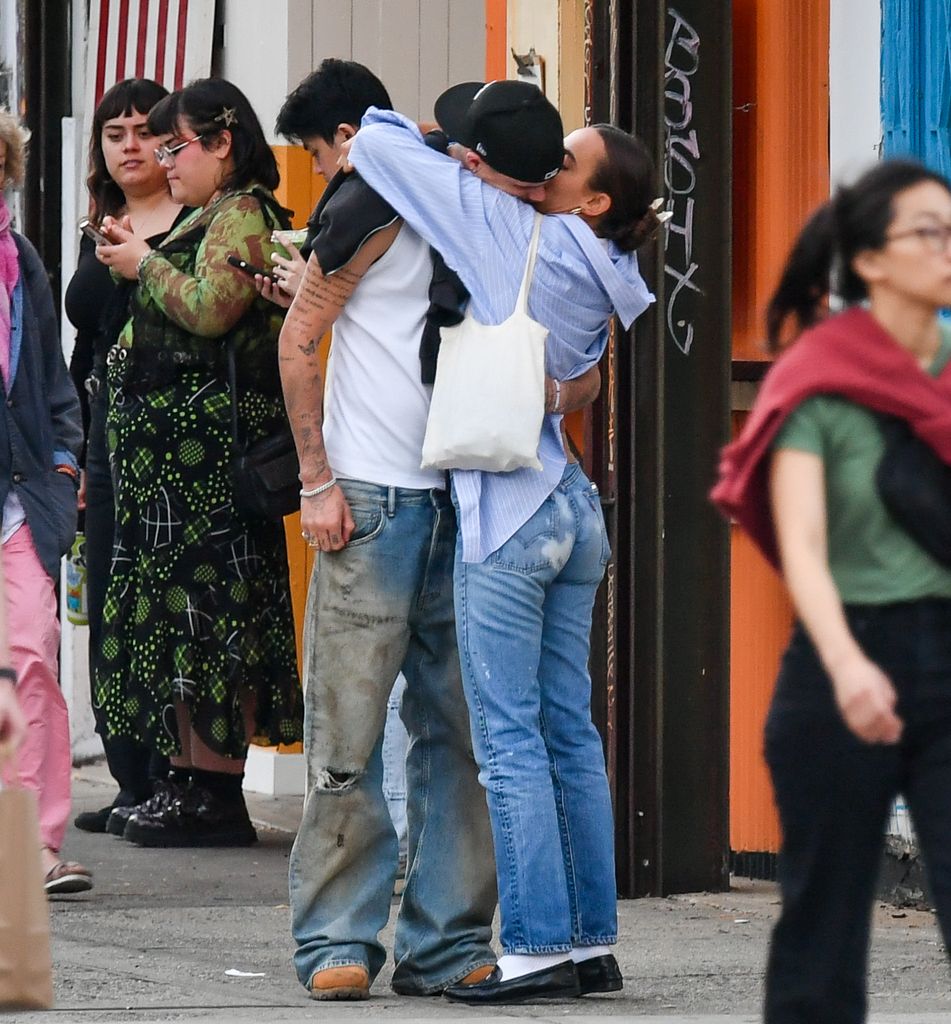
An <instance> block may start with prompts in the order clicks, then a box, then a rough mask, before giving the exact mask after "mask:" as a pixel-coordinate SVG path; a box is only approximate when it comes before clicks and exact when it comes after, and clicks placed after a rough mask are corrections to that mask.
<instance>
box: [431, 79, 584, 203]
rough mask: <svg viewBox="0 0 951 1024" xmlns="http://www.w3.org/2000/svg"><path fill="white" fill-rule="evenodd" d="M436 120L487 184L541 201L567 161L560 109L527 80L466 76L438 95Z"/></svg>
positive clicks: (471, 168) (465, 159)
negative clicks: (485, 81) (486, 79)
mask: <svg viewBox="0 0 951 1024" xmlns="http://www.w3.org/2000/svg"><path fill="white" fill-rule="evenodd" d="M435 114H436V120H437V121H438V123H439V126H440V128H442V130H443V131H444V132H445V133H446V134H447V135H448V137H449V138H450V139H451V140H452V141H453V142H456V143H458V144H459V145H461V146H464V147H465V149H466V152H465V153H464V154H463V156H462V162H463V163H464V164H465V166H466V167H467V168H468V169H469V170H470V171H472V173H473V174H475V175H476V177H478V178H481V179H482V181H484V182H485V183H486V184H487V185H494V186H495V187H496V188H500V189H502V191H503V192H508V193H509V194H510V195H513V196H518V198H519V199H524V200H525V201H526V202H541V201H542V200H543V199H544V198H545V188H546V186H547V185H548V183H549V182H550V181H551V180H552V178H554V177H555V176H556V175H557V174H558V172H559V171H560V170H561V169H562V166H563V165H564V161H565V147H564V144H563V142H562V136H563V134H564V132H563V129H562V125H561V115H560V114H559V113H558V111H557V110H556V109H555V108H554V107H553V106H552V105H551V103H549V102H548V100H546V99H545V97H544V95H543V94H542V92H541V90H539V89H537V88H536V87H535V86H534V85H530V84H529V83H527V82H508V81H504V82H489V83H488V85H484V84H483V83H482V82H462V83H461V84H460V85H454V86H453V87H452V88H451V89H447V90H446V91H445V92H444V93H443V94H442V95H441V96H440V97H439V99H438V100H437V101H436V106H435Z"/></svg>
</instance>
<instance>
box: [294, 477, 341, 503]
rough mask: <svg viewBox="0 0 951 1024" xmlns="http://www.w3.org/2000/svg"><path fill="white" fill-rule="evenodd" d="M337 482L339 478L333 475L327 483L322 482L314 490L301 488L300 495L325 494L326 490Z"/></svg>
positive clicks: (312, 496) (304, 496)
mask: <svg viewBox="0 0 951 1024" xmlns="http://www.w3.org/2000/svg"><path fill="white" fill-rule="evenodd" d="M336 483H337V478H336V477H335V476H332V477H331V478H330V479H329V480H328V481H327V482H326V483H325V484H321V485H320V486H319V487H315V488H314V489H313V490H310V491H305V490H304V489H303V488H301V492H300V496H301V497H302V498H316V497H317V495H318V494H323V493H324V491H329V490H330V488H331V487H333V486H334V485H335V484H336Z"/></svg>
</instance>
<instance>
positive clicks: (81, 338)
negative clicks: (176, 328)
mask: <svg viewBox="0 0 951 1024" xmlns="http://www.w3.org/2000/svg"><path fill="white" fill-rule="evenodd" d="M189 213H191V210H190V209H189V208H188V207H184V208H183V209H182V210H181V212H180V213H179V214H178V216H177V217H176V218H175V222H174V223H173V224H172V227H175V225H176V224H178V222H179V221H181V220H182V219H184V218H185V217H187V216H188V214H189ZM169 230H171V228H169ZM166 234H168V232H167V231H162V232H159V234H157V235H152V236H151V237H150V238H147V239H146V241H147V242H148V243H149V245H150V246H151V247H152V248H153V249H154V248H156V247H157V246H158V245H160V244H161V243H162V241H163V240H164V239H165V236H166ZM135 286H136V282H135V281H126V280H123V281H121V282H120V283H118V284H117V283H116V282H114V281H113V279H112V275H111V274H110V273H109V268H108V267H107V266H106V265H105V264H104V263H100V262H99V260H97V259H96V243H95V242H94V241H93V240H92V239H91V238H88V237H87V236H86V235H81V236H80V241H79V260H78V262H77V264H76V272H75V273H74V274H73V276H72V278H71V279H70V282H69V284H68V285H67V286H66V296H65V298H64V304H65V307H66V316H67V317H69V322H70V323H71V324H72V325H73V327H75V328H76V344H75V345H74V346H73V354H72V356H71V358H70V360H69V373H70V376H71V377H72V378H73V383H74V384H75V385H76V391H77V392H78V393H79V402H80V405H81V406H82V412H83V436H84V437H85V436H87V435H88V433H89V395H88V394H87V392H86V378H87V377H88V376H89V375H90V374H91V373H92V371H93V367H95V366H104V365H105V362H106V353H107V352H108V351H109V349H110V348H112V346H113V345H114V344H115V343H116V341H117V340H118V338H119V333H120V332H121V330H122V328H123V327H125V325H126V322H127V321H128V319H129V316H130V312H129V299H130V298H131V297H132V291H133V289H134V288H135ZM81 461H82V462H83V464H85V461H86V458H85V448H84V449H83V458H82V460H81Z"/></svg>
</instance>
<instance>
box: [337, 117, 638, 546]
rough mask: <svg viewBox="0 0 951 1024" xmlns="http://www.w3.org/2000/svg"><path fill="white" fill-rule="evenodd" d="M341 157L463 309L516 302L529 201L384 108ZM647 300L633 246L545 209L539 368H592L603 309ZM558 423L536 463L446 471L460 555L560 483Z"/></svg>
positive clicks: (496, 310) (507, 526) (538, 293)
mask: <svg viewBox="0 0 951 1024" xmlns="http://www.w3.org/2000/svg"><path fill="white" fill-rule="evenodd" d="M350 160H351V162H352V163H353V166H354V167H355V168H356V169H357V170H358V171H359V172H360V174H361V176H362V177H363V178H364V180H365V181H366V182H367V184H369V185H370V187H371V188H373V189H375V190H376V191H377V192H378V193H379V194H380V195H381V196H382V197H383V198H384V199H385V200H386V201H387V202H388V203H390V205H391V206H393V207H394V209H395V210H396V211H397V213H399V214H400V216H402V217H403V219H404V220H405V221H406V222H407V224H409V226H410V227H411V228H413V230H414V231H416V233H417V234H419V235H420V236H421V237H422V238H424V239H425V240H426V241H427V242H429V244H430V245H432V246H434V247H435V248H436V249H438V250H439V252H440V253H442V256H443V259H445V261H446V263H447V264H448V265H449V266H450V267H452V268H453V270H455V271H456V273H457V274H458V275H459V277H460V278H461V279H462V281H463V283H464V284H465V286H466V288H468V289H469V292H470V294H471V296H472V297H471V299H470V302H471V306H470V310H471V312H472V314H473V316H475V318H476V319H477V320H478V321H480V322H481V323H484V324H500V323H502V321H503V320H505V319H506V317H508V316H509V315H510V314H511V313H512V310H513V309H514V308H515V301H516V298H517V296H518V289H519V285H520V284H521V279H522V274H523V272H524V270H525V263H526V260H527V257H528V246H529V241H530V239H531V234H532V226H533V222H534V210H533V209H532V207H531V206H529V205H528V204H527V203H524V202H522V201H521V200H520V199H516V198H515V197H514V196H510V195H508V194H507V193H505V192H501V191H499V189H497V188H494V187H492V186H490V185H486V184H484V183H483V182H482V181H480V180H479V179H478V178H477V177H475V175H473V174H471V173H470V172H469V171H467V170H465V169H464V168H463V167H462V165H461V164H459V163H458V161H456V160H453V159H451V158H450V157H447V156H443V155H442V154H440V153H436V152H434V151H433V150H431V149H429V148H428V147H427V146H426V145H425V144H424V143H423V140H422V136H421V135H420V133H419V130H418V128H417V127H416V125H415V124H414V123H413V122H412V121H410V120H408V119H407V118H404V117H403V116H402V115H400V114H397V113H395V112H393V111H389V110H377V109H376V108H373V107H371V108H370V110H369V111H368V112H367V113H366V115H365V116H364V118H363V122H362V126H361V128H360V131H359V132H358V133H357V134H356V136H355V138H354V142H353V145H352V148H351V150H350ZM653 300H654V297H653V295H651V293H650V292H649V291H648V290H647V286H646V285H645V284H644V281H643V279H642V278H641V276H640V274H639V273H638V269H637V258H636V257H635V256H634V254H633V253H622V252H621V251H620V250H619V249H618V248H617V246H615V245H614V243H613V242H605V241H603V240H601V239H599V238H597V237H596V236H595V235H594V233H593V232H592V231H591V229H590V228H589V227H588V226H587V225H586V224H585V223H584V221H582V220H581V218H580V217H575V216H571V215H562V214H558V215H554V216H547V217H545V218H544V220H543V222H542V229H541V238H540V241H539V247H538V259H537V262H536V264H535V274H534V277H533V279H532V286H531V289H530V291H529V295H528V308H529V313H530V314H531V316H532V318H533V319H534V320H537V321H538V322H539V323H541V324H542V325H544V326H545V327H547V328H548V330H549V335H548V342H547V344H546V350H545V364H546V372H547V373H548V375H549V376H551V377H554V378H556V379H557V380H570V379H572V378H574V377H578V376H580V375H581V374H582V373H584V372H585V371H586V370H588V369H590V367H591V366H593V365H594V364H595V363H596V362H597V361H598V360H599V359H600V357H601V354H602V353H603V351H604V346H605V344H606V342H607V335H608V322H609V320H610V318H611V315H612V314H613V313H614V312H615V311H617V314H618V316H619V317H620V318H621V321H622V322H623V324H624V325H625V327H627V326H630V324H631V323H632V322H633V320H634V319H635V318H636V317H637V316H639V315H640V314H641V313H643V312H644V310H645V309H646V308H647V307H648V306H649V305H650V303H651V302H653ZM560 421H561V417H560V416H555V415H548V416H546V417H545V421H544V424H543V426H542V433H541V438H540V441H539V448H538V457H539V460H540V461H541V463H542V469H541V470H535V469H517V470H515V471H513V472H511V473H483V472H479V471H476V470H453V484H454V486H455V492H456V498H457V500H458V502H459V510H460V522H459V526H460V530H461V533H462V557H463V560H464V561H466V562H482V561H484V559H485V558H486V557H488V555H490V554H491V553H492V552H493V551H496V550H497V549H498V548H499V547H501V545H502V544H504V543H505V542H506V541H507V540H508V539H509V538H510V537H511V536H512V535H513V534H514V533H515V531H516V530H518V529H519V527H521V526H523V525H524V524H525V523H526V522H528V520H529V519H530V518H531V517H532V516H533V515H534V514H535V512H536V511H537V510H538V508H539V507H540V506H541V504H542V502H544V501H545V499H546V498H547V497H548V496H549V495H550V494H551V493H552V491H553V490H554V489H555V487H556V486H557V485H558V482H559V481H560V480H561V477H562V473H563V472H564V468H565V452H564V448H563V446H562V442H561V435H560V430H559V427H560Z"/></svg>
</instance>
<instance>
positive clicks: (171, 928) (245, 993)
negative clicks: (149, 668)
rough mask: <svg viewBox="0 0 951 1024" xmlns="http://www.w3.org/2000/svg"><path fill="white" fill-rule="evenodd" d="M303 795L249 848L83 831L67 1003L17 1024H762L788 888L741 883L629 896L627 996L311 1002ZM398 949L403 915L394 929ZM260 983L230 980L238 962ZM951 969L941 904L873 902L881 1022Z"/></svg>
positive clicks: (105, 794)
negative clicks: (300, 860) (292, 866)
mask: <svg viewBox="0 0 951 1024" xmlns="http://www.w3.org/2000/svg"><path fill="white" fill-rule="evenodd" d="M111 793H112V790H111V788H110V786H109V785H108V783H107V776H106V775H105V773H104V771H103V770H102V769H101V767H99V766H93V767H91V768H85V769H82V770H81V771H79V772H77V774H76V780H75V785H74V802H75V810H76V811H79V810H87V809H93V808H96V807H99V806H102V804H103V803H105V802H107V801H108V799H109V798H110V797H111ZM299 803H300V802H299V800H293V799H292V800H274V799H272V798H267V797H252V798H251V799H250V800H249V804H250V806H251V811H252V817H254V818H255V820H256V822H258V823H259V824H266V825H269V826H272V827H268V828H262V830H261V832H260V837H261V841H260V842H259V843H258V844H257V846H255V847H253V848H251V849H248V850H207V851H188V850H168V851H163V850H144V849H139V848H136V847H132V846H130V845H128V844H126V843H124V842H123V841H122V840H119V839H114V838H112V837H110V836H90V835H84V834H82V833H78V832H76V831H75V830H71V831H70V833H69V835H68V836H67V842H66V845H65V848H64V850H65V853H66V854H67V855H68V856H70V857H74V858H76V859H79V860H82V861H83V862H85V863H86V864H87V865H88V866H89V867H90V868H91V869H92V870H93V871H94V872H95V879H96V888H95V889H94V891H93V892H92V893H90V894H88V895H83V896H77V897H63V898H60V899H57V900H55V901H53V903H52V904H51V911H52V927H53V954H54V962H55V964H56V999H57V1003H56V1009H55V1010H54V1011H52V1012H50V1013H33V1014H28V1013H18V1014H10V1015H4V1017H3V1018H2V1019H3V1021H4V1022H6V1021H10V1022H14V1021H16V1022H20V1021H23V1022H30V1024H34V1022H36V1024H39V1022H43V1024H52V1022H54V1021H55V1022H64V1021H77V1022H90V1024H91V1022H97V1024H98V1022H108V1024H120V1022H132V1021H134V1022H145V1021H149V1022H171V1021H179V1022H180V1021H201V1022H203V1024H211V1022H218V1021H222V1022H224V1021H228V1022H232V1021H234V1022H251V1021H256V1022H257V1021H260V1022H267V1024H271V1022H275V1024H277V1022H283V1021H304V1020H314V1019H317V1020H320V1021H323V1022H327V1024H337V1022H340V1021H344V1020H346V1021H357V1020H360V1021H363V1020H379V1019H380V1018H383V1017H385V1018H388V1019H392V1020H395V1021H414V1020H427V1021H434V1022H435V1021H451V1022H452V1024H463V1022H467V1021H476V1020H485V1019H486V1018H489V1019H491V1020H493V1021H496V1022H498V1024H504V1022H509V1021H517V1020H523V1019H529V1020H538V1021H558V1022H560V1024H574V1022H578V1021H588V1020H593V1019H595V1018H601V1017H612V1018H614V1019H616V1020H618V1021H628V1020H630V1021H636V1022H637V1024H688V1022H689V1024H752V1022H755V1021H757V1020H758V1019H759V1014H758V1009H759V1004H760V999H761V990H762V971H763V961H764V956H765V950H766V943H767V938H768V934H769V929H770V926H771V923H772V921H773V920H774V919H775V917H776V914H777V910H778V897H777V893H776V890H775V887H774V886H772V885H769V884H765V883H750V882H744V881H742V880H738V881H737V883H736V887H735V889H734V890H733V891H731V892H729V893H721V894H702V893H701V894H694V895H691V896H678V897H672V898H669V899H651V900H634V901H625V902H623V903H622V904H621V908H620V919H621V941H620V945H619V947H618V951H617V953H618V959H619V960H620V961H621V966H622V970H623V973H624V979H625V988H624V991H623V992H621V993H618V994H617V995H616V996H609V997H603V998H590V997H589V998H587V999H585V1000H578V1001H574V1002H571V1003H562V1004H549V1005H547V1006H532V1007H524V1008H522V1007H517V1008H514V1007H506V1008H501V1009H498V1010H494V1011H484V1012H476V1011H473V1010H472V1009H471V1008H469V1007H465V1006H459V1005H455V1004H451V1003H447V1002H446V1001H445V1000H443V999H441V998H435V999H412V998H405V997H397V996H394V995H393V994H392V993H391V992H390V990H389V984H388V983H389V972H390V968H389V967H387V968H385V969H384V972H383V974H382V975H381V976H380V978H379V979H377V981H376V983H375V985H374V987H373V991H372V998H371V999H370V1000H369V1001H368V1002H363V1003H353V1004H340V1003H330V1004H327V1003H324V1004H317V1003H314V1002H310V1001H308V999H307V998H306V994H305V992H304V990H303V989H302V988H301V987H300V986H299V984H298V983H297V980H296V978H295V976H294V974H293V970H292V966H291V957H292V953H293V943H292V940H291V937H290V932H289V911H288V907H287V888H286V874H287V859H288V854H289V853H290V847H291V842H292V840H293V829H294V827H295V825H296V822H297V819H298V816H299V811H300V807H299ZM384 941H385V942H386V943H387V945H388V946H389V948H392V925H391V926H390V927H389V928H388V929H387V931H386V933H385V934H384ZM232 969H234V970H237V971H241V972H244V973H245V974H247V975H251V976H249V977H234V976H229V975H228V974H227V973H226V972H228V971H229V970H232ZM949 980H951V979H949V974H948V966H947V962H946V959H945V955H944V952H943V949H942V947H941V945H940V942H939V937H938V933H937V930H936V928H935V924H934V919H933V916H932V915H931V914H925V913H919V912H913V911H900V912H899V911H892V910H891V909H889V908H886V907H879V908H878V909H877V910H876V933H875V946H874V950H873V957H872V968H871V975H870V983H869V987H870V993H871V1005H872V1008H873V1011H874V1013H873V1016H872V1018H871V1019H872V1021H873V1022H875V1024H899V1022H901V1024H906V1022H907V1024H911V1022H915V1024H937V1022H938V1021H946V1020H948V1019H951V1017H949V1014H951V985H949Z"/></svg>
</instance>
